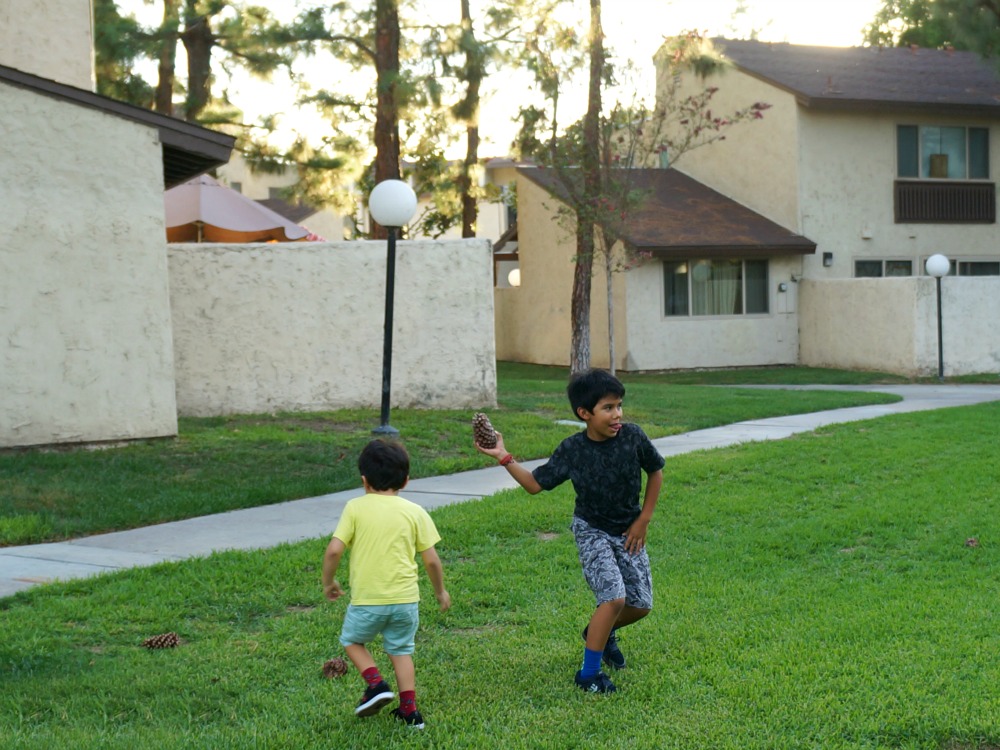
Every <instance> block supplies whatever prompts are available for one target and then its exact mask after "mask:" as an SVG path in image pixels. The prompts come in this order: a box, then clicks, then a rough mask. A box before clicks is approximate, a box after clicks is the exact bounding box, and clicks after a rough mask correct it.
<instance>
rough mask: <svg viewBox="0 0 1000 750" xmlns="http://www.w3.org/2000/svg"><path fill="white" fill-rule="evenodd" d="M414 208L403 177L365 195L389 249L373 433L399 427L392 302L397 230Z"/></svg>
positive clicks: (391, 431)
mask: <svg viewBox="0 0 1000 750" xmlns="http://www.w3.org/2000/svg"><path fill="white" fill-rule="evenodd" d="M416 210H417V195H416V193H414V192H413V188H411V187H410V186H409V185H407V184H406V183H405V182H403V181H402V180H383V181H382V182H380V183H379V184H378V185H376V186H375V189H374V190H372V192H371V195H369V196H368V211H369V212H370V213H371V215H372V219H374V220H375V221H376V222H378V223H379V224H381V225H382V226H383V227H385V229H386V232H387V234H388V249H387V254H386V260H385V328H384V332H383V346H382V418H381V422H380V424H379V426H378V427H376V428H375V429H374V430H372V432H373V433H375V434H376V435H382V436H385V437H395V436H396V435H398V434H399V430H397V429H396V428H395V427H393V426H392V425H390V424H389V402H390V382H391V380H392V304H393V297H394V295H395V289H394V287H395V283H396V230H398V229H399V228H400V227H402V226H405V225H406V224H407V223H409V221H410V219H412V218H413V214H414V213H415V212H416Z"/></svg>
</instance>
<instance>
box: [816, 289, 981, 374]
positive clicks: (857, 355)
mask: <svg viewBox="0 0 1000 750" xmlns="http://www.w3.org/2000/svg"><path fill="white" fill-rule="evenodd" d="M800 287H801V300H802V304H801V311H800V321H801V323H800V324H801V340H802V346H801V353H800V356H801V363H802V364H803V365H808V366H814V367H838V368H844V369H857V370H880V371H886V372H894V373H898V374H902V375H911V376H913V375H936V374H937V368H938V348H937V292H936V290H935V282H934V279H931V278H927V277H923V278H918V277H913V278H899V279H833V280H803V281H802V282H800ZM941 291H942V293H941V312H942V332H943V340H944V372H945V375H946V376H951V375H966V374H973V373H984V372H991V373H996V372H1000V329H998V328H997V326H996V321H997V320H998V319H1000V278H988V277H981V278H969V277H946V278H944V279H942V283H941Z"/></svg>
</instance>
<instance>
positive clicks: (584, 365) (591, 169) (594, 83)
mask: <svg viewBox="0 0 1000 750" xmlns="http://www.w3.org/2000/svg"><path fill="white" fill-rule="evenodd" d="M603 70H604V32H603V31H602V29H601V0H590V87H589V90H588V94H587V114H586V115H584V118H583V139H584V149H583V165H582V166H583V184H584V194H583V196H582V197H583V200H582V201H581V204H580V206H579V207H578V208H577V210H576V267H575V268H574V271H573V301H572V308H571V328H572V334H571V335H572V340H571V343H570V363H569V364H570V372H572V373H577V372H582V371H583V370H586V369H589V368H590V288H591V280H592V277H593V266H594V226H595V222H594V213H593V207H594V205H595V204H596V200H597V198H598V197H600V194H601V164H600V149H599V145H598V138H599V135H600V116H601V73H602V72H603Z"/></svg>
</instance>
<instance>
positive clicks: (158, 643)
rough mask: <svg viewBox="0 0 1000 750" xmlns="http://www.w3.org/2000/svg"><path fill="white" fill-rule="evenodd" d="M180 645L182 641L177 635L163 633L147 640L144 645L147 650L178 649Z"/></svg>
mask: <svg viewBox="0 0 1000 750" xmlns="http://www.w3.org/2000/svg"><path fill="white" fill-rule="evenodd" d="M178 643H180V639H178V638H177V633H161V634H160V635H154V636H153V637H152V638H147V639H146V640H144V641H143V642H142V645H143V646H145V647H146V648H176V646H177V644H178Z"/></svg>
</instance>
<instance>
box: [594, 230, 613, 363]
mask: <svg viewBox="0 0 1000 750" xmlns="http://www.w3.org/2000/svg"><path fill="white" fill-rule="evenodd" d="M597 235H598V238H599V241H600V245H601V252H602V253H603V254H604V282H605V285H606V292H607V299H608V372H610V373H611V374H612V375H614V374H615V357H616V356H617V353H616V352H615V299H614V297H613V296H612V293H613V291H614V257H613V256H612V255H611V250H612V244H613V240H611V239H610V238H609V237H608V234H607V232H605V231H604V229H603V228H602V227H598V229H597Z"/></svg>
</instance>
